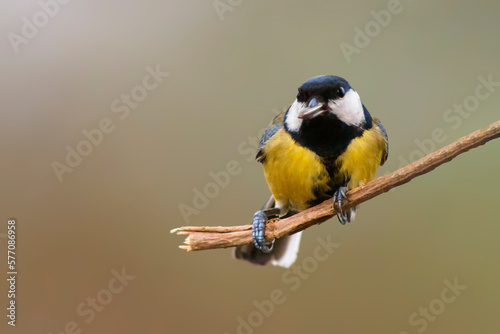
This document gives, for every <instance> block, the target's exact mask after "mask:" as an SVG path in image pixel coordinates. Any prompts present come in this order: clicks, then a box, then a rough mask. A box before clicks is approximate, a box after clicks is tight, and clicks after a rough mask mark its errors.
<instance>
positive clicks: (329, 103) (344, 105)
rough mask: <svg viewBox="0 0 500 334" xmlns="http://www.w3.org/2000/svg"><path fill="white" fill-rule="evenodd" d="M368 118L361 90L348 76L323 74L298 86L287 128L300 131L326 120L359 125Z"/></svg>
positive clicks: (288, 116) (361, 125) (287, 117)
mask: <svg viewBox="0 0 500 334" xmlns="http://www.w3.org/2000/svg"><path fill="white" fill-rule="evenodd" d="M368 117H370V116H369V114H368V111H366V109H365V108H364V107H363V104H362V103H361V99H360V97H359V95H358V93H357V92H356V91H355V90H354V89H353V88H352V87H351V85H350V84H349V83H348V82H347V81H346V80H345V79H343V78H341V77H338V76H334V75H322V76H317V77H314V78H311V79H309V80H307V81H306V82H304V83H303V84H302V86H300V87H299V92H298V94H297V99H296V100H295V101H294V102H293V103H292V105H291V106H290V108H289V109H288V111H287V113H286V116H285V127H286V129H287V131H289V132H291V133H299V132H300V131H301V130H303V127H307V126H308V125H310V124H319V123H324V122H326V123H330V122H333V123H338V124H340V125H342V126H347V127H356V128H360V127H363V126H364V124H365V123H366V122H367V121H368V119H367V118H368ZM370 121H371V119H370Z"/></svg>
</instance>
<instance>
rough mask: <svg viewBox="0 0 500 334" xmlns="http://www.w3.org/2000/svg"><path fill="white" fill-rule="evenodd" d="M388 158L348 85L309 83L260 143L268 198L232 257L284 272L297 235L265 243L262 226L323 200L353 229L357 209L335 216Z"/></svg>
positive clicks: (332, 79)
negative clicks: (350, 194)
mask: <svg viewBox="0 0 500 334" xmlns="http://www.w3.org/2000/svg"><path fill="white" fill-rule="evenodd" d="M388 154H389V140H388V136H387V131H386V130H385V128H384V127H383V125H382V123H381V122H380V121H379V120H378V119H377V118H372V116H371V115H370V113H369V112H368V110H367V109H366V107H365V106H364V105H363V103H362V102H361V98H360V96H359V94H358V93H357V91H356V90H354V89H353V88H352V87H351V85H350V84H349V82H347V80H345V79H344V78H342V77H339V76H334V75H321V76H316V77H313V78H311V79H308V80H307V81H305V82H304V83H303V84H302V85H301V86H300V87H299V88H298V93H297V97H296V99H295V101H293V103H292V104H291V105H290V106H289V107H288V108H287V109H285V110H284V111H283V112H282V113H280V114H278V115H276V116H275V117H274V118H273V120H272V122H271V124H270V125H269V126H268V128H267V129H266V130H265V132H264V134H263V135H262V138H261V140H260V142H259V146H258V153H257V156H256V160H257V161H258V162H260V163H262V165H263V168H264V176H265V179H266V182H267V184H268V186H269V189H270V191H271V193H272V195H271V197H270V198H269V200H268V201H266V203H265V204H264V206H263V207H262V208H261V210H259V211H257V212H256V213H255V215H254V217H253V222H252V236H253V243H251V244H247V245H244V246H239V247H236V248H235V250H234V252H233V256H234V257H235V258H237V259H243V260H247V261H249V262H251V263H254V264H260V265H264V264H267V263H271V264H273V265H276V266H281V267H285V268H288V267H290V266H291V265H292V264H293V263H294V262H295V261H296V259H297V253H298V250H299V245H300V239H301V234H302V232H298V233H295V234H292V235H288V236H285V237H282V238H279V239H277V240H266V239H265V233H264V232H265V225H266V222H267V221H268V220H269V219H271V218H276V217H280V218H286V217H290V216H292V215H294V214H296V213H298V212H300V211H303V210H305V209H307V208H310V207H312V206H314V205H316V204H319V203H321V202H323V201H325V200H327V199H329V198H333V201H334V206H335V205H336V207H337V208H339V210H337V211H338V214H337V217H338V220H339V221H340V223H341V224H342V225H345V224H346V223H348V222H351V221H353V220H354V218H355V213H356V208H355V207H354V208H351V209H347V210H342V201H343V200H344V199H345V197H346V193H347V192H348V191H349V190H351V189H353V188H356V187H358V186H362V185H364V184H365V183H367V182H368V181H370V180H372V179H373V178H374V177H375V173H376V171H377V169H378V168H379V166H382V165H383V164H384V163H385V162H386V160H387V158H388Z"/></svg>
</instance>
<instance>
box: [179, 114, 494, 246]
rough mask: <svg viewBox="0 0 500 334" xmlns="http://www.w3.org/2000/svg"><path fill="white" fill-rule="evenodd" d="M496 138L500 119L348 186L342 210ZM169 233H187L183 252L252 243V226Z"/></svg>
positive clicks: (330, 212) (287, 226)
mask: <svg viewBox="0 0 500 334" xmlns="http://www.w3.org/2000/svg"><path fill="white" fill-rule="evenodd" d="M498 137H500V121H497V122H495V123H493V124H491V125H490V126H489V127H487V128H485V129H483V130H478V131H476V132H473V133H471V134H470V135H468V136H465V137H462V138H460V139H459V140H457V141H456V142H454V143H452V144H450V145H448V146H445V147H443V148H441V149H439V150H437V151H435V152H433V153H431V154H429V155H427V156H426V157H424V158H422V159H420V160H417V161H415V162H413V163H411V164H409V165H408V166H406V167H403V168H401V169H399V170H397V171H395V172H393V173H391V174H388V175H385V176H382V177H379V178H377V179H375V180H373V181H371V182H368V183H367V184H366V185H364V186H362V187H358V188H355V189H352V190H351V191H349V192H348V193H347V198H346V200H345V201H343V202H342V208H343V209H349V208H351V207H353V206H356V205H358V204H361V203H363V202H366V201H368V200H370V199H372V198H374V197H376V196H378V195H380V194H382V193H385V192H387V191H389V190H391V189H392V188H394V187H397V186H400V185H402V184H405V183H408V182H410V181H411V180H412V179H414V178H415V177H417V176H420V175H423V174H426V173H429V172H430V171H432V170H434V169H435V168H436V167H439V166H440V165H442V164H444V163H447V162H449V161H451V160H452V159H454V158H455V157H457V156H458V155H460V154H462V153H465V152H467V151H469V150H471V149H473V148H476V147H478V146H481V145H484V144H486V143H487V142H488V141H490V140H493V139H495V138H498ZM336 213H337V212H336V210H335V208H334V207H333V200H332V199H329V200H326V201H324V202H323V203H321V204H318V205H316V206H314V207H312V208H309V209H307V210H305V211H302V212H300V213H298V214H296V215H294V216H291V217H289V218H286V219H272V220H270V221H269V222H268V223H267V225H266V231H265V232H266V239H268V240H272V239H274V238H281V237H282V236H284V235H287V234H292V233H295V232H298V231H302V230H304V229H306V228H308V227H311V226H312V225H315V224H320V223H322V222H324V221H326V220H328V219H330V218H331V217H333V216H334V215H336ZM171 233H177V234H178V235H187V238H186V240H185V241H184V245H181V246H179V248H181V249H185V250H187V251H194V250H204V249H216V248H227V247H234V246H240V245H245V244H248V243H251V242H252V225H241V226H227V227H224V226H202V227H196V226H183V227H179V228H176V229H173V230H172V231H171Z"/></svg>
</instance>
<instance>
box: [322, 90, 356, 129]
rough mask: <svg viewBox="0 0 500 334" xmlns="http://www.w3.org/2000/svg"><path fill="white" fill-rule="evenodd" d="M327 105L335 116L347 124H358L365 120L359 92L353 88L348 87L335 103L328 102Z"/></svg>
mask: <svg viewBox="0 0 500 334" xmlns="http://www.w3.org/2000/svg"><path fill="white" fill-rule="evenodd" d="M328 106H329V107H330V109H331V110H332V112H333V113H334V114H335V116H337V117H338V118H339V119H340V120H341V121H342V122H344V123H346V124H348V125H355V126H360V125H361V124H363V123H364V121H365V113H364V112H363V104H362V103H361V99H360V98H359V94H358V93H357V92H356V91H355V90H353V89H349V91H348V92H347V93H346V94H345V96H344V97H343V98H341V99H338V100H336V101H335V103H334V102H329V103H328Z"/></svg>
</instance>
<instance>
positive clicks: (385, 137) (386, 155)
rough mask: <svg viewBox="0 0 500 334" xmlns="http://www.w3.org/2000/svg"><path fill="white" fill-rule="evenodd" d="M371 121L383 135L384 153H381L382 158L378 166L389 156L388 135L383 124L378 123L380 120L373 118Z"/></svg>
mask: <svg viewBox="0 0 500 334" xmlns="http://www.w3.org/2000/svg"><path fill="white" fill-rule="evenodd" d="M373 123H374V124H375V125H376V126H378V127H379V129H380V131H381V132H382V134H383V135H384V140H385V149H384V154H382V160H381V161H380V166H382V165H383V164H384V163H385V162H386V161H387V158H388V157H389V137H388V136H387V131H386V130H385V128H384V126H383V125H382V123H380V120H378V119H377V118H374V119H373Z"/></svg>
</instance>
